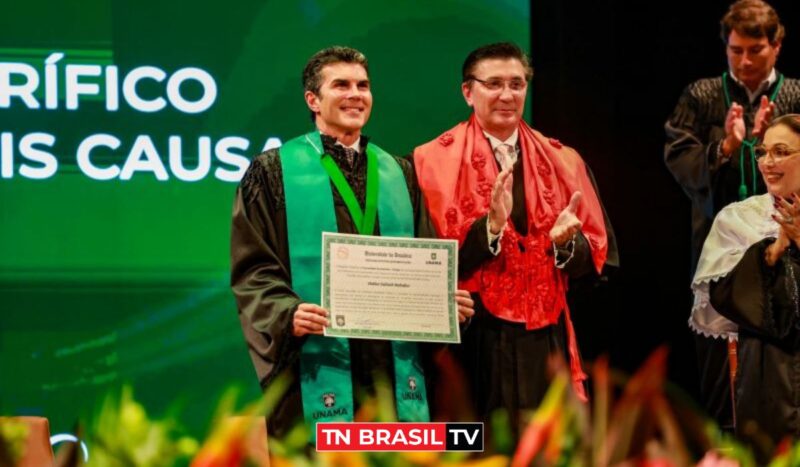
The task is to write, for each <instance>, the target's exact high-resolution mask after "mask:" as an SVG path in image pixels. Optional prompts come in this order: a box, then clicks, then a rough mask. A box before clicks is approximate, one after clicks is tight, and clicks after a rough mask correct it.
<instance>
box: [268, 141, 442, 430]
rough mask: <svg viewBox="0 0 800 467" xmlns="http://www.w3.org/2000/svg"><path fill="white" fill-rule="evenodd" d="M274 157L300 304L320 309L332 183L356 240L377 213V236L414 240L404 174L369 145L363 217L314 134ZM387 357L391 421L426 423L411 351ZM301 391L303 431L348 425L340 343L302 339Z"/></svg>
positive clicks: (397, 349) (399, 347) (396, 345)
mask: <svg viewBox="0 0 800 467" xmlns="http://www.w3.org/2000/svg"><path fill="white" fill-rule="evenodd" d="M280 155H281V167H282V168H283V186H284V192H285V196H286V218H287V233H288V235H289V261H290V264H291V270H292V271H291V272H292V288H293V289H294V291H295V292H296V293H297V294H298V295H299V296H300V297H302V299H303V301H304V302H308V303H320V290H321V271H320V269H321V268H320V264H321V260H322V232H337V231H338V227H337V224H336V215H335V213H334V208H333V195H332V192H331V188H330V186H331V181H333V183H334V185H335V186H336V187H337V190H338V191H339V193H340V194H341V195H342V198H343V199H344V200H345V204H346V205H347V207H348V209H349V211H350V215H351V216H352V218H353V221H354V222H355V224H356V225H357V227H358V229H359V233H361V234H367V235H371V234H372V233H373V231H374V225H375V214H376V211H377V213H378V214H379V215H378V219H379V222H380V231H381V234H383V235H386V236H392V237H413V236H414V216H413V210H412V208H411V200H410V198H409V196H408V188H407V186H406V182H405V177H404V176H403V171H402V169H401V168H400V166H399V165H398V164H397V162H396V161H395V160H394V158H392V156H390V155H389V154H388V153H386V152H385V151H384V150H382V149H380V148H379V147H377V146H376V145H374V144H372V143H370V144H369V145H368V146H367V200H366V206H365V209H364V212H361V210H360V207H359V205H358V204H359V203H358V201H357V200H356V199H355V195H354V194H353V191H352V189H351V188H350V186H349V185H347V182H346V180H344V176H343V175H342V174H341V171H339V168H338V167H336V164H335V163H334V162H333V159H332V158H331V157H330V156H329V155H327V154H323V146H322V141H321V139H320V136H319V132H313V133H309V134H306V135H304V136H300V137H298V138H295V139H293V140H291V141H288V142H286V143H285V144H284V145H283V146H281V148H280ZM342 183H343V184H344V185H342ZM375 198H377V202H376V200H375ZM376 205H377V208H375V206H376ZM362 230H363V231H362ZM392 353H393V355H394V368H395V401H396V407H397V416H398V419H399V420H400V421H416V422H425V421H428V420H429V419H430V418H429V415H428V403H427V394H426V389H425V378H424V374H423V371H422V366H421V365H420V359H419V353H418V346H417V344H416V343H415V342H401V341H393V342H392ZM300 388H301V395H302V399H303V415H304V417H305V420H306V422H307V423H309V424H310V425H312V426H316V423H317V422H330V421H352V420H353V409H354V403H353V386H352V378H351V374H350V346H349V343H348V340H347V339H343V338H334V337H323V336H317V335H310V336H308V338H307V340H306V342H305V343H304V344H303V348H302V353H301V356H300ZM314 437H315V430H314V429H312V431H311V439H312V442H313V440H314Z"/></svg>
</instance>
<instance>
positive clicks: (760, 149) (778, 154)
mask: <svg viewBox="0 0 800 467" xmlns="http://www.w3.org/2000/svg"><path fill="white" fill-rule="evenodd" d="M753 152H754V153H755V156H756V160H757V161H758V162H762V163H763V162H766V161H767V156H768V155H771V156H772V160H773V162H776V163H780V162H781V161H783V160H784V159H787V158H788V157H790V156H793V155H795V154H797V153H800V149H792V148H790V147H789V146H786V145H783V144H776V145H775V146H772V147H771V148H768V147H766V146H763V145H761V146H756V147H755V148H753Z"/></svg>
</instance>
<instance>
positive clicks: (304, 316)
mask: <svg viewBox="0 0 800 467" xmlns="http://www.w3.org/2000/svg"><path fill="white" fill-rule="evenodd" d="M456 303H457V304H458V322H459V323H463V322H464V321H466V320H468V319H470V318H472V317H473V316H474V315H475V302H474V301H473V300H472V297H470V295H469V292H468V291H466V290H456ZM328 316H329V313H328V310H326V309H325V308H322V307H321V306H319V305H314V304H313V303H301V304H300V305H298V306H297V310H295V312H294V318H293V319H292V333H293V334H294V335H295V336H296V337H301V336H305V335H308V334H317V335H320V336H321V335H323V329H324V328H325V326H330V324H331V323H330V321H329V320H328Z"/></svg>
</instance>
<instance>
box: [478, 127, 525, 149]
mask: <svg viewBox="0 0 800 467" xmlns="http://www.w3.org/2000/svg"><path fill="white" fill-rule="evenodd" d="M483 134H484V135H486V137H487V138H489V144H491V145H492V151H494V150H495V149H497V146H500V145H501V144H508V145H509V146H511V147H512V148H516V147H517V140H518V139H519V130H518V129H517V130H514V133H511V136H509V137H508V139H506V140H505V141H502V140H500V139H499V138H495V137H494V136H492V135H490V134H489V133H488V132H486V131H484V132H483Z"/></svg>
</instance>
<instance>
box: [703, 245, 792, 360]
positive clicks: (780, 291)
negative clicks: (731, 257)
mask: <svg viewBox="0 0 800 467" xmlns="http://www.w3.org/2000/svg"><path fill="white" fill-rule="evenodd" d="M773 241H774V239H771V238H768V239H765V240H762V241H760V242H758V243H756V244H754V245H752V246H751V247H750V248H748V249H747V251H746V252H745V254H744V256H743V257H742V259H741V260H740V261H739V263H738V264H737V265H736V267H735V268H734V269H733V270H732V271H731V272H730V273H728V274H727V275H726V276H724V277H723V278H721V279H720V280H718V281H715V282H712V283H711V284H710V287H709V295H710V298H711V305H712V306H713V307H714V309H715V310H717V311H718V312H719V313H720V314H721V315H723V316H725V317H726V318H728V319H730V320H731V321H733V322H734V323H736V324H738V325H739V326H740V327H741V328H742V329H744V330H746V331H747V332H750V333H753V334H756V335H758V336H761V337H764V338H769V339H775V340H778V341H782V342H785V343H788V344H790V345H791V347H793V348H795V349H796V348H798V346H797V340H798V334H799V333H798V330H797V326H798V278H800V253H798V250H797V249H796V248H790V249H789V250H788V251H787V252H786V253H785V254H784V255H783V256H782V257H781V258H780V259H779V260H778V262H777V263H776V264H775V265H774V266H773V267H770V266H768V265H767V263H766V261H765V260H764V252H765V250H766V248H767V247H768V246H769V245H770V244H771V243H772V242H773Z"/></svg>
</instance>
